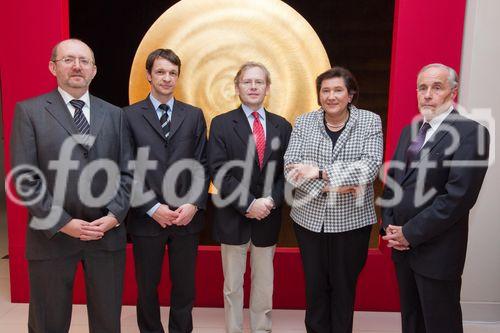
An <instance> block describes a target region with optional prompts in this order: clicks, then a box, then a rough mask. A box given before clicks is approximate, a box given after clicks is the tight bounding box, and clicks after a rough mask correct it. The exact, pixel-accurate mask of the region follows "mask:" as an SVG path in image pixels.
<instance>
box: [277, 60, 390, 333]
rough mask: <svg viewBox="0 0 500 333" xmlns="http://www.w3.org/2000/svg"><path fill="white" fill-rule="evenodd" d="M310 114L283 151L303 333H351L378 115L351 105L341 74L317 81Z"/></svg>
mask: <svg viewBox="0 0 500 333" xmlns="http://www.w3.org/2000/svg"><path fill="white" fill-rule="evenodd" d="M316 89H317V93H318V104H319V105H320V106H321V108H319V109H318V110H316V111H312V112H309V113H307V114H304V115H302V116H299V117H298V118H297V120H296V123H295V127H294V129H293V131H292V136H291V138H290V142H289V145H288V149H287V151H286V153H285V176H286V178H287V180H288V181H289V182H290V183H291V184H292V185H293V186H294V187H295V194H294V201H293V205H292V211H291V217H292V219H293V221H294V222H295V223H294V228H295V234H296V236H297V240H298V243H299V247H300V253H301V256H302V263H303V266H304V273H305V281H306V301H307V310H306V318H305V324H306V328H307V332H328V333H329V332H336V333H337V332H339V333H347V332H352V319H353V311H354V296H355V291H356V281H357V278H358V275H359V273H360V272H361V269H362V268H363V266H364V264H365V261H366V257H367V253H368V243H369V238H370V230H371V225H372V224H374V223H376V222H377V218H376V215H375V208H374V202H373V200H374V195H373V181H374V180H375V178H376V176H377V175H378V171H379V168H380V165H381V163H382V153H383V142H382V126H381V121H380V117H379V116H378V115H376V114H375V113H373V112H370V111H366V110H362V109H358V108H356V107H355V106H354V105H352V103H351V102H352V101H353V99H355V97H357V93H358V85H357V83H356V79H355V78H354V76H353V75H352V74H351V73H350V72H349V71H348V70H347V69H345V68H342V67H334V68H332V69H329V70H327V71H326V72H324V73H322V74H321V75H319V76H318V77H317V79H316Z"/></svg>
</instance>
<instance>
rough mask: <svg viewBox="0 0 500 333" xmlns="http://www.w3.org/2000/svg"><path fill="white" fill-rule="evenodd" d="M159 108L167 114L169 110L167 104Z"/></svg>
mask: <svg viewBox="0 0 500 333" xmlns="http://www.w3.org/2000/svg"><path fill="white" fill-rule="evenodd" d="M159 108H160V109H161V110H163V111H165V112H168V110H169V109H170V108H169V107H168V105H167V104H160V106H159Z"/></svg>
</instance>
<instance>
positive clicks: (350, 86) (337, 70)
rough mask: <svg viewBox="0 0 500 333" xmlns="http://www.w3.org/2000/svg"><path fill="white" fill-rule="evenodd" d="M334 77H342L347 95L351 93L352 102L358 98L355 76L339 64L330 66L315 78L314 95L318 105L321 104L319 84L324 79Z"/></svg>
mask: <svg viewBox="0 0 500 333" xmlns="http://www.w3.org/2000/svg"><path fill="white" fill-rule="evenodd" d="M336 77H341V78H343V79H344V84H345V86H346V88H347V91H348V92H349V95H352V101H351V103H352V102H355V101H356V99H357V98H358V93H359V88H358V82H357V81H356V78H355V77H354V75H352V73H351V72H350V71H349V70H348V69H346V68H344V67H340V66H335V67H332V68H330V69H329V70H327V71H325V72H323V73H321V74H320V75H318V77H317V78H316V95H317V97H318V105H321V102H320V99H319V92H320V90H321V84H322V83H323V81H325V80H329V79H333V78H336Z"/></svg>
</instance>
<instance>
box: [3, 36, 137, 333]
mask: <svg viewBox="0 0 500 333" xmlns="http://www.w3.org/2000/svg"><path fill="white" fill-rule="evenodd" d="M49 70H50V72H51V73H52V74H53V75H54V76H55V77H56V79H57V85H58V87H57V89H55V90H53V91H52V92H49V93H47V94H44V95H41V96H38V97H35V98H32V99H29V100H26V101H23V102H20V103H18V104H17V105H16V111H15V116H14V125H13V130H12V141H11V151H12V167H13V168H15V170H14V171H15V172H14V176H15V177H16V181H17V185H18V186H17V192H18V194H19V196H20V197H21V198H22V199H23V200H24V202H25V205H26V207H27V208H28V212H29V217H30V220H31V222H30V226H29V227H28V229H27V235H26V257H27V259H28V267H29V278H30V307H29V320H28V326H29V332H40V333H42V332H68V330H69V326H70V321H71V305H72V296H73V282H74V278H75V272H76V268H77V264H78V263H82V265H83V271H84V274H85V282H86V291H87V307H88V312H89V326H90V331H91V332H119V331H120V311H121V298H122V287H123V273H124V269H125V245H126V234H125V227H124V225H123V224H121V222H122V221H123V220H124V218H125V215H126V214H127V210H128V207H129V196H130V184H131V181H132V175H131V174H130V173H129V172H128V171H127V170H128V169H127V163H128V161H129V160H130V159H131V157H132V155H131V150H130V147H129V145H128V142H129V141H128V134H127V128H126V126H125V119H124V116H123V112H122V110H121V109H120V108H118V107H116V106H113V105H111V104H109V103H107V102H105V101H103V100H102V99H99V98H97V97H95V96H92V95H90V94H89V91H88V89H89V85H90V82H91V81H92V79H93V78H94V76H95V75H96V72H97V68H96V65H95V60H94V54H93V52H92V50H91V49H90V48H89V47H88V46H87V45H86V44H85V43H83V42H82V41H80V40H77V39H68V40H65V41H62V42H60V43H59V44H57V45H56V46H55V47H54V49H53V52H52V57H51V59H50V61H49ZM107 162H111V163H107ZM106 166H107V167H106ZM101 168H104V169H105V171H106V172H102V171H103V170H102V169H101Z"/></svg>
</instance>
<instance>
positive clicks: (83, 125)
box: [69, 99, 90, 136]
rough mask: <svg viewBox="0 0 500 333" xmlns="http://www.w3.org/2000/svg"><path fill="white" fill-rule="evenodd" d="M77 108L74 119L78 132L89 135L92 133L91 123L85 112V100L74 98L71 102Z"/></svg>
mask: <svg viewBox="0 0 500 333" xmlns="http://www.w3.org/2000/svg"><path fill="white" fill-rule="evenodd" d="M69 103H70V104H71V105H73V107H74V108H75V115H74V116H73V121H74V122H75V126H76V128H77V129H78V132H80V134H82V135H85V136H86V135H89V133H90V125H89V123H88V121H87V118H85V116H84V114H83V110H82V109H83V107H84V106H85V102H84V101H81V100H79V99H73V100H71V101H70V102H69Z"/></svg>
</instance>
